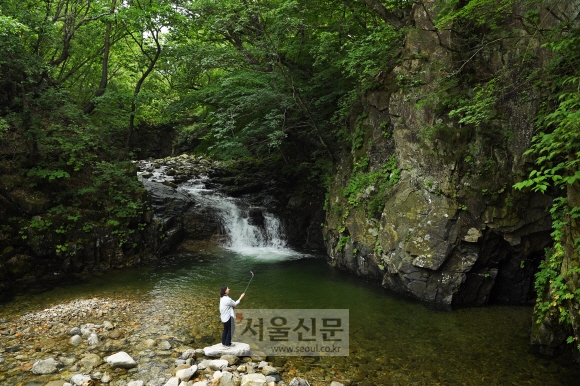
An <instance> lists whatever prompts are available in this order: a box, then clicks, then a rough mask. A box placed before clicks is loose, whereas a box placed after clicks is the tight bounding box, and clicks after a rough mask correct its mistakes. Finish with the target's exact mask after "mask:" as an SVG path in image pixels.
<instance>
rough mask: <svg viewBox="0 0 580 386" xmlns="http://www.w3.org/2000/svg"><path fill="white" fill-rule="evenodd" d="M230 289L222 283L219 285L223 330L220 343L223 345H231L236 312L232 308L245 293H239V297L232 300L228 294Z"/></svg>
mask: <svg viewBox="0 0 580 386" xmlns="http://www.w3.org/2000/svg"><path fill="white" fill-rule="evenodd" d="M229 294H230V289H229V288H228V286H227V285H225V284H224V285H222V286H221V287H220V319H221V321H222V323H223V324H224V331H223V332H222V345H223V346H225V347H232V346H233V344H232V335H233V334H234V328H235V325H234V323H235V320H236V314H235V312H234V308H235V307H236V306H237V305H238V304H240V301H242V299H243V298H244V296H245V295H246V294H245V293H243V294H241V295H240V298H239V299H238V300H236V301H233V300H232V299H231V298H230V296H229Z"/></svg>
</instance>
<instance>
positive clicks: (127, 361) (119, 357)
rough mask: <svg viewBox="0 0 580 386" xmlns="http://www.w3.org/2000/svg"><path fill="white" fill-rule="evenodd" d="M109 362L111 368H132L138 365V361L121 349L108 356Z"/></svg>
mask: <svg viewBox="0 0 580 386" xmlns="http://www.w3.org/2000/svg"><path fill="white" fill-rule="evenodd" d="M106 361H107V363H108V364H109V366H111V368H117V367H120V368H123V369H130V368H133V367H135V366H137V363H136V362H135V361H134V360H133V358H131V356H129V354H127V353H126V352H124V351H120V352H118V353H116V354H113V355H111V356H109V357H107V358H106Z"/></svg>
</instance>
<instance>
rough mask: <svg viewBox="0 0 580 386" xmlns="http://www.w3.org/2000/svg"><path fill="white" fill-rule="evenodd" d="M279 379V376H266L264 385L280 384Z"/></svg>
mask: <svg viewBox="0 0 580 386" xmlns="http://www.w3.org/2000/svg"><path fill="white" fill-rule="evenodd" d="M281 379H282V378H280V374H272V375H266V383H271V382H280V380H281Z"/></svg>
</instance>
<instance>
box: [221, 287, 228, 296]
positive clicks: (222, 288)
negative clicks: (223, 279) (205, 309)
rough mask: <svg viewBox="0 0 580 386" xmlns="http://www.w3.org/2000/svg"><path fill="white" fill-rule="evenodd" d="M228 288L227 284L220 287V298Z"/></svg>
mask: <svg viewBox="0 0 580 386" xmlns="http://www.w3.org/2000/svg"><path fill="white" fill-rule="evenodd" d="M227 289H228V286H227V285H225V284H224V285H222V286H221V287H220V298H221V297H223V296H224V295H225V294H226V290H227Z"/></svg>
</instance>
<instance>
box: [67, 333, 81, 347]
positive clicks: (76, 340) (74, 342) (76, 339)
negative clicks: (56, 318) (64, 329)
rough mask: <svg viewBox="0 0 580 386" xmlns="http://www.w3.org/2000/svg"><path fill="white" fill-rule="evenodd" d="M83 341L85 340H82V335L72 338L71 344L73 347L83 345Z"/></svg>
mask: <svg viewBox="0 0 580 386" xmlns="http://www.w3.org/2000/svg"><path fill="white" fill-rule="evenodd" d="M82 341H83V338H81V336H80V335H75V336H73V337H71V338H70V340H69V343H70V344H72V345H73V346H78V345H79V344H81V343H82Z"/></svg>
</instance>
